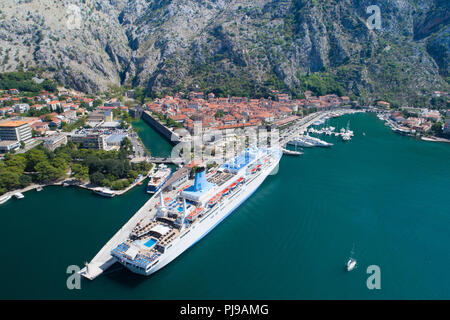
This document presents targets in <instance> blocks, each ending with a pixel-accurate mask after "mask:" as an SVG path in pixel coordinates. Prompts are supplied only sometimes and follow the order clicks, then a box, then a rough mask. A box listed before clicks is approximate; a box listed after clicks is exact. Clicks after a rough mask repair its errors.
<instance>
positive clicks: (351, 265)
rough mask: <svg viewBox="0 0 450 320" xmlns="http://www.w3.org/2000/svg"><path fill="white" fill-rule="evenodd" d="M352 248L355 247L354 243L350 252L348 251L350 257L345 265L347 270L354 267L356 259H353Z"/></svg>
mask: <svg viewBox="0 0 450 320" xmlns="http://www.w3.org/2000/svg"><path fill="white" fill-rule="evenodd" d="M354 249H355V245H354V244H353V248H352V252H351V253H350V258H349V259H348V261H347V265H346V267H347V271H348V272H350V271H352V270H353V269H355V267H356V259H353V255H354V254H355V253H354Z"/></svg>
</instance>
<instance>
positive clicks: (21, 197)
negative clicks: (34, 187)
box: [14, 192, 25, 199]
mask: <svg viewBox="0 0 450 320" xmlns="http://www.w3.org/2000/svg"><path fill="white" fill-rule="evenodd" d="M14 197H15V198H16V199H23V198H25V196H24V195H23V194H22V193H20V192H17V193H14Z"/></svg>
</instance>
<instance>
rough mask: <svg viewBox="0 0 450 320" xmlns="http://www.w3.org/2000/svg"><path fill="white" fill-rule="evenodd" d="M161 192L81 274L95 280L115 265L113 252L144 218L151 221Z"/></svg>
mask: <svg viewBox="0 0 450 320" xmlns="http://www.w3.org/2000/svg"><path fill="white" fill-rule="evenodd" d="M159 192H161V191H158V192H157V193H155V194H154V196H153V197H152V198H150V199H149V200H148V201H147V202H146V203H145V204H144V205H143V206H142V207H141V208H140V209H139V210H138V211H137V212H136V214H135V215H134V216H133V217H131V219H130V220H128V222H127V223H126V224H125V225H124V226H123V227H122V228H120V230H119V231H117V232H116V234H115V235H114V236H113V237H112V238H111V239H110V240H109V241H108V242H107V243H106V244H105V245H104V246H103V248H102V249H101V250H100V251H99V252H98V253H97V255H96V256H95V257H94V258H93V259H92V260H91V262H89V263H88V264H87V267H84V268H83V269H82V270H81V271H80V272H79V273H80V274H81V275H82V276H84V277H85V278H87V279H89V280H93V279H95V278H97V277H98V276H99V275H101V274H102V273H103V272H104V271H105V270H106V269H108V268H109V267H110V266H112V265H113V264H114V262H115V261H114V259H113V257H112V256H111V250H112V249H114V248H115V247H116V246H117V245H119V244H120V243H121V242H123V241H125V240H126V239H127V237H128V235H129V234H130V232H131V231H132V230H133V229H134V227H135V226H136V224H137V223H138V222H139V221H141V220H142V219H143V218H148V219H151V218H153V217H154V215H155V214H156V209H155V206H156V203H157V202H158V199H159Z"/></svg>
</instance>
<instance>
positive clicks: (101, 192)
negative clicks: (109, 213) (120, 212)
mask: <svg viewBox="0 0 450 320" xmlns="http://www.w3.org/2000/svg"><path fill="white" fill-rule="evenodd" d="M93 191H94V193H96V194H98V195H101V196H103V197H107V198H113V197H115V196H116V193H115V192H114V191H112V190H111V189H108V188H101V187H99V188H95V189H94V190H93Z"/></svg>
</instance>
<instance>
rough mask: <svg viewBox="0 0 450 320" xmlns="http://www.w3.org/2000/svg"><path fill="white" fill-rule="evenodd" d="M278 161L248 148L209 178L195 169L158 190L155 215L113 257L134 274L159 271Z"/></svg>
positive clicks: (269, 151) (277, 152)
mask: <svg viewBox="0 0 450 320" xmlns="http://www.w3.org/2000/svg"><path fill="white" fill-rule="evenodd" d="M281 156H282V151H281V149H274V148H258V149H255V148H248V149H246V150H245V151H244V152H243V153H241V154H240V155H238V156H237V157H235V158H233V159H232V160H230V161H228V162H227V163H225V164H223V165H221V166H218V167H216V168H213V169H210V170H209V171H208V173H207V172H206V170H205V168H198V169H197V171H196V173H195V178H194V179H189V180H188V181H186V182H185V183H183V184H181V185H180V186H179V187H178V188H177V189H175V190H172V191H168V192H165V190H164V189H161V191H160V192H159V195H158V196H159V202H158V203H157V204H156V208H154V211H155V214H154V216H153V217H150V216H148V217H144V218H143V219H141V221H140V222H138V223H137V225H136V226H135V227H134V229H133V230H132V231H131V233H130V234H129V235H128V237H127V239H126V240H125V241H124V242H122V243H120V244H119V245H118V246H116V247H115V248H114V249H113V250H112V251H111V255H112V256H113V258H114V259H115V260H116V261H118V262H119V263H121V264H122V265H124V266H125V267H126V268H128V269H129V270H131V271H132V272H134V273H137V274H141V275H150V274H152V273H154V272H156V271H158V270H160V269H161V268H163V267H164V266H166V265H167V264H168V263H170V262H171V261H172V260H174V259H175V258H176V257H178V256H179V255H180V254H181V253H183V252H184V251H185V250H187V249H188V248H189V247H190V246H192V245H193V244H195V243H196V242H197V241H199V240H200V239H201V238H203V237H204V236H205V235H206V234H208V232H210V231H211V230H212V229H214V228H215V227H216V226H217V225H218V224H219V223H220V222H221V221H222V220H223V219H225V218H226V217H227V216H228V215H229V214H230V213H231V212H233V210H235V209H236V208H237V207H239V206H240V205H241V204H242V203H243V202H244V201H245V200H246V199H247V198H248V197H250V196H251V195H252V194H253V193H254V192H255V191H256V190H257V189H258V187H259V186H260V185H261V184H262V183H263V181H264V180H265V179H266V177H267V176H268V175H269V174H271V173H276V170H277V169H278V163H279V161H280V158H281ZM151 211H153V209H152V210H151Z"/></svg>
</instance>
